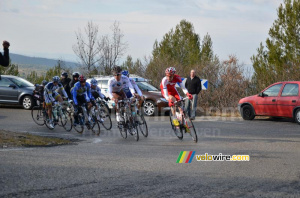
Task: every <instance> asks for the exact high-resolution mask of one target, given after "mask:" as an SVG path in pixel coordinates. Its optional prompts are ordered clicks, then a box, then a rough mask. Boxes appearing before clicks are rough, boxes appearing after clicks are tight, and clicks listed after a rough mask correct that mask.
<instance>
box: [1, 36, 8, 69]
mask: <svg viewBox="0 0 300 198" xmlns="http://www.w3.org/2000/svg"><path fill="white" fill-rule="evenodd" d="M2 45H3V51H4V55H2V54H1V53H0V65H2V66H4V67H7V66H8V65H9V49H8V48H9V46H10V44H9V42H7V41H3V44H2Z"/></svg>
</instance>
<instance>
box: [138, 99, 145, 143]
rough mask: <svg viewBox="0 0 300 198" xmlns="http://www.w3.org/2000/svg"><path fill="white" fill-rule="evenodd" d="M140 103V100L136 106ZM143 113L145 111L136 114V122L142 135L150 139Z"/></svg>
mask: <svg viewBox="0 0 300 198" xmlns="http://www.w3.org/2000/svg"><path fill="white" fill-rule="evenodd" d="M138 101H139V100H136V105H137V103H138ZM143 105H144V104H143ZM143 105H142V106H143ZM143 112H144V111H142V110H139V112H138V113H136V120H137V122H138V127H139V131H141V133H142V134H143V136H144V137H148V126H147V122H146V120H145V117H144V113H143Z"/></svg>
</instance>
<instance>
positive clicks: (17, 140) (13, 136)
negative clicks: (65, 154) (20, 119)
mask: <svg viewBox="0 0 300 198" xmlns="http://www.w3.org/2000/svg"><path fill="white" fill-rule="evenodd" d="M71 143H72V141H70V140H66V139H61V138H55V137H43V136H37V135H31V134H29V133H17V132H11V131H4V130H0V149H1V148H11V147H39V146H40V147H45V146H58V145H66V144H71Z"/></svg>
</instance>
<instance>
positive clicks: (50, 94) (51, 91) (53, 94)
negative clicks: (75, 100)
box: [44, 82, 68, 104]
mask: <svg viewBox="0 0 300 198" xmlns="http://www.w3.org/2000/svg"><path fill="white" fill-rule="evenodd" d="M59 91H61V92H62V93H63V94H64V96H65V97H66V98H68V95H67V93H66V91H65V89H64V87H63V85H62V84H61V83H58V84H57V85H54V84H53V82H49V83H48V84H47V85H46V86H45V89H44V97H45V102H46V103H47V104H51V102H53V101H55V100H56V99H57V97H58V96H59V93H58V92H59Z"/></svg>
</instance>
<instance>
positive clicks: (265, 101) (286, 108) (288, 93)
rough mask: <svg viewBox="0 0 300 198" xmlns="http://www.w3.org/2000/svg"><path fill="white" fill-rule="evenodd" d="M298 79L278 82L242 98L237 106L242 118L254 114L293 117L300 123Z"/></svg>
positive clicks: (251, 118)
mask: <svg viewBox="0 0 300 198" xmlns="http://www.w3.org/2000/svg"><path fill="white" fill-rule="evenodd" d="M299 85H300V81H288V82H278V83H274V84H272V85H270V86H269V87H267V88H266V89H264V90H263V91H262V92H260V93H259V94H258V95H254V96H249V97H246V98H242V99H241V100H240V101H239V104H238V108H239V111H240V113H241V116H242V117H243V119H244V120H253V119H254V118H255V116H272V117H286V118H294V119H295V121H296V122H298V124H300V96H299Z"/></svg>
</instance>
